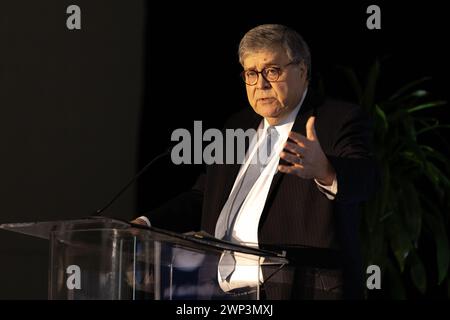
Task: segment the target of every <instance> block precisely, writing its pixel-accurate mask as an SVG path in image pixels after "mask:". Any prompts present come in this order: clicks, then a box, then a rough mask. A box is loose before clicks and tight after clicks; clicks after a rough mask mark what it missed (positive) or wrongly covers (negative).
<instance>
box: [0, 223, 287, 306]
mask: <svg viewBox="0 0 450 320" xmlns="http://www.w3.org/2000/svg"><path fill="white" fill-rule="evenodd" d="M0 228H1V229H4V230H9V231H13V232H18V233H23V234H27V235H30V236H33V237H38V238H44V239H48V240H49V245H50V257H49V282H48V290H49V291H48V294H49V296H48V297H49V299H70V300H78V299H105V300H106V299H107V300H109V299H113V300H116V299H118V300H119V299H127V300H134V299H155V300H166V299H168V300H174V299H191V300H210V299H230V300H233V299H240V300H245V299H253V300H257V299H260V298H261V292H262V288H263V287H264V285H265V284H267V283H269V282H270V281H276V280H274V279H279V278H280V277H273V275H274V274H275V273H280V272H284V270H285V269H286V268H287V267H288V260H287V259H286V258H285V257H284V256H283V254H282V253H277V252H271V251H265V250H259V249H256V248H253V247H251V246H246V245H236V244H233V243H228V242H224V241H221V240H217V239H215V238H213V237H211V236H209V235H207V234H205V233H201V232H198V233H189V234H178V233H174V232H170V231H167V230H161V229H157V228H151V227H150V228H148V227H142V226H137V225H133V224H130V223H128V222H125V221H120V220H116V219H111V218H105V217H89V218H85V219H75V220H63V221H46V222H33V223H14V224H2V225H0Z"/></svg>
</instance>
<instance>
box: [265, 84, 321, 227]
mask: <svg viewBox="0 0 450 320" xmlns="http://www.w3.org/2000/svg"><path fill="white" fill-rule="evenodd" d="M320 103H321V98H320V97H319V96H317V95H315V94H314V92H313V91H312V90H309V91H308V93H307V94H306V97H305V101H303V105H302V106H301V107H300V111H299V113H298V114H297V117H296V119H295V122H294V125H293V126H292V129H291V131H294V132H297V133H300V134H302V135H304V136H306V122H307V120H308V118H309V117H310V116H312V115H315V114H316V107H317V106H318V105H319V104H320ZM279 164H282V165H283V164H286V162H285V161H284V160H282V159H280V162H279ZM284 175H285V174H284V173H281V172H279V171H278V172H277V173H276V174H275V175H274V177H273V179H272V183H271V185H270V189H269V194H268V195H267V200H266V205H267V203H270V202H271V197H272V196H273V192H274V191H275V190H276V189H277V187H278V185H279V184H280V183H281V181H282V177H284ZM264 211H266V210H264ZM264 211H263V216H262V217H261V220H263V217H264Z"/></svg>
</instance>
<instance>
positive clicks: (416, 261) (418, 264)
mask: <svg viewBox="0 0 450 320" xmlns="http://www.w3.org/2000/svg"><path fill="white" fill-rule="evenodd" d="M409 261H410V262H411V269H410V274H411V279H412V281H413V283H414V285H415V286H416V288H417V289H419V291H420V292H421V293H422V294H424V293H425V291H426V290H427V274H426V271H425V267H424V266H423V263H422V261H421V259H420V257H419V256H418V255H417V253H416V252H415V250H412V251H411V255H410V259H409Z"/></svg>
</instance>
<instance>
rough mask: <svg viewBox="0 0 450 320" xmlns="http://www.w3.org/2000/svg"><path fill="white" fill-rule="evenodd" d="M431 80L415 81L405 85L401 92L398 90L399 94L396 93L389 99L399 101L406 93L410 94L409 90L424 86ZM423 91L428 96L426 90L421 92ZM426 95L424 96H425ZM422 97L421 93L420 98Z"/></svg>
mask: <svg viewBox="0 0 450 320" xmlns="http://www.w3.org/2000/svg"><path fill="white" fill-rule="evenodd" d="M429 80H431V77H424V78H421V79H418V80H415V81H412V82H410V83H408V84H406V85H404V86H403V87H401V88H400V89H399V90H397V92H395V93H394V94H393V95H392V96H391V97H389V100H394V99H397V98H398V97H400V96H402V95H403V94H405V93H406V92H408V90H410V89H411V88H414V87H415V86H417V85H419V84H422V83H424V82H426V81H429ZM420 91H423V92H424V93H425V94H426V91H425V90H420ZM425 94H424V95H425ZM420 95H421V93H419V96H420Z"/></svg>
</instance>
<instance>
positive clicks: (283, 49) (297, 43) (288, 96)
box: [135, 25, 376, 299]
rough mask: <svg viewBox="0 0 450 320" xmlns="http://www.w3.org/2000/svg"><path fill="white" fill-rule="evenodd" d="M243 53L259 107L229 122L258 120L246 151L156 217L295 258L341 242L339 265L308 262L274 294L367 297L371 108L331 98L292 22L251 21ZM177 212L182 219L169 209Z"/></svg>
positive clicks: (165, 224)
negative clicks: (362, 217) (257, 161)
mask: <svg viewBox="0 0 450 320" xmlns="http://www.w3.org/2000/svg"><path fill="white" fill-rule="evenodd" d="M239 60H240V63H241V64H242V66H243V69H244V71H243V73H242V75H243V80H244V82H245V86H246V91H247V97H248V100H249V103H250V105H251V107H252V109H253V110H251V109H250V108H248V109H246V110H243V111H242V112H240V113H238V114H237V115H235V116H233V117H232V118H231V119H230V120H229V121H228V122H227V124H226V126H225V127H226V128H233V129H237V128H242V129H244V130H246V129H248V128H254V129H257V130H258V135H257V136H256V137H255V139H256V140H254V141H253V142H254V143H253V144H250V147H249V148H248V150H247V156H246V160H245V161H244V163H243V164H234V165H225V164H214V165H210V166H208V167H207V171H206V175H202V176H201V177H200V178H199V180H198V181H197V183H196V186H195V187H194V188H193V190H191V191H190V192H187V193H184V194H182V195H180V196H179V197H178V198H176V199H174V200H173V201H171V202H170V203H168V204H166V205H164V206H163V207H161V208H159V209H157V210H155V211H153V212H152V213H150V214H149V215H148V218H149V220H150V221H151V223H152V225H154V226H156V227H161V228H167V229H177V230H178V231H181V230H183V229H184V230H186V231H188V230H193V229H196V228H198V227H199V225H198V223H197V222H198V221H200V228H201V229H202V230H204V231H206V232H208V233H210V234H214V235H215V236H216V237H217V238H221V239H225V240H229V241H234V242H246V243H254V244H256V245H259V246H260V247H263V248H276V249H287V253H288V258H292V261H294V264H295V261H296V252H299V251H296V250H295V248H298V247H299V246H307V247H314V248H323V249H324V250H325V252H328V251H326V250H328V249H330V252H335V251H337V252H339V257H340V259H339V260H340V262H339V267H338V269H337V270H334V271H329V270H328V271H327V268H318V267H314V268H310V269H308V271H304V269H302V268H300V267H299V268H298V269H297V271H296V273H295V274H294V275H293V277H292V279H291V280H292V288H291V289H290V290H288V291H283V292H281V291H279V290H278V291H277V290H273V291H272V292H270V290H269V291H266V296H267V298H275V299H285V298H309V299H316V298H318V299H320V298H331V299H333V298H341V297H343V296H344V297H347V298H360V297H361V295H362V270H361V257H360V254H359V245H358V244H359V240H358V204H359V203H361V202H362V201H364V200H365V199H366V198H367V197H368V196H369V195H370V193H371V191H372V189H373V186H374V184H375V178H376V171H375V166H374V163H373V160H372V159H371V154H370V149H369V144H370V133H371V131H370V127H369V122H368V120H367V118H365V117H364V115H363V113H362V111H361V109H360V108H359V107H358V106H353V105H349V104H345V103H342V102H336V101H330V100H323V99H322V98H321V97H318V96H317V94H316V93H315V92H314V91H313V90H312V89H311V88H309V83H310V75H311V58H310V53H309V49H308V46H307V44H306V43H305V42H304V41H303V39H302V37H301V36H300V35H299V34H298V33H296V32H295V31H294V30H292V29H290V28H288V27H285V26H282V25H261V26H258V27H256V28H254V29H252V30H250V31H249V32H248V33H247V34H246V35H245V36H244V37H243V39H242V40H241V43H240V45H239ZM267 142H270V143H267ZM265 145H267V147H264V150H265V152H267V154H268V157H267V161H266V162H265V163H264V165H263V166H259V167H257V168H256V167H255V166H254V165H252V162H251V160H252V159H253V155H254V154H256V153H257V152H259V148H260V147H261V146H265ZM200 212H202V215H201V217H200V216H199V213H200ZM174 215H176V217H177V219H176V220H174V219H168V218H167V217H173V216H174ZM199 219H200V220H199ZM144 221H146V222H148V219H147V218H145V217H140V218H138V219H136V220H135V222H137V223H144ZM175 224H176V225H175ZM328 258H330V260H332V259H331V258H332V254H330V256H329V257H328ZM299 260H304V259H303V258H302V257H300V258H298V260H297V261H299ZM302 262H304V261H302ZM300 270H302V271H300Z"/></svg>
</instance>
